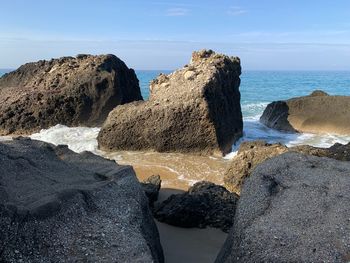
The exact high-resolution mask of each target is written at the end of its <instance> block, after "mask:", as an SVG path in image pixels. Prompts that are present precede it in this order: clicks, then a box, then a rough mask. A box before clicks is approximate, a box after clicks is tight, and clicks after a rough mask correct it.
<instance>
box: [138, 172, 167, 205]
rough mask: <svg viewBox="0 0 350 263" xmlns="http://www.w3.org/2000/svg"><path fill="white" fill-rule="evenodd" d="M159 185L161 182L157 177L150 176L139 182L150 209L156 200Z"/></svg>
mask: <svg viewBox="0 0 350 263" xmlns="http://www.w3.org/2000/svg"><path fill="white" fill-rule="evenodd" d="M161 184H162V180H161V179H160V176H159V175H152V176H150V177H148V178H147V179H146V180H144V181H142V182H141V186H142V189H143V190H144V191H145V194H146V196H147V197H148V200H149V204H150V206H151V207H152V206H153V204H154V202H155V201H157V200H158V196H159V190H160V187H161Z"/></svg>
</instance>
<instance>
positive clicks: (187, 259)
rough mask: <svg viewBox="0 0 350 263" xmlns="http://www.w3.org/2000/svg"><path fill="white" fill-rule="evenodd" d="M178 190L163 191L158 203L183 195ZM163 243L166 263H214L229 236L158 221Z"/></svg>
mask: <svg viewBox="0 0 350 263" xmlns="http://www.w3.org/2000/svg"><path fill="white" fill-rule="evenodd" d="M183 192H184V191H182V190H178V189H168V188H164V189H161V191H160V193H159V200H158V202H162V201H163V200H165V199H166V198H168V197H169V196H170V195H172V194H179V193H183ZM156 224H157V227H158V230H159V235H160V241H161V243H162V247H163V252H164V257H165V263H179V262H181V263H193V262H200V263H212V262H214V261H215V258H216V256H217V254H218V253H219V251H220V248H221V247H222V245H223V244H224V242H225V240H226V237H227V234H226V233H224V232H222V231H221V230H220V229H215V228H205V229H199V228H181V227H175V226H170V225H167V224H164V223H161V222H158V221H156Z"/></svg>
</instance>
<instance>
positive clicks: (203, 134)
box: [98, 50, 243, 155]
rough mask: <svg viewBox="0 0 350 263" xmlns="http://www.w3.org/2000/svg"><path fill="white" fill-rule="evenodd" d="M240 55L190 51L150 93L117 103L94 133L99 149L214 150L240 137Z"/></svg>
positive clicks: (225, 147)
mask: <svg viewBox="0 0 350 263" xmlns="http://www.w3.org/2000/svg"><path fill="white" fill-rule="evenodd" d="M240 74H241V66H240V60H239V58H233V57H228V56H224V55H220V54H215V53H214V52H213V51H206V50H204V51H200V52H194V53H193V55H192V60H191V63H190V64H189V65H188V66H187V67H184V68H183V69H180V70H176V71H175V72H173V73H172V74H169V75H164V74H161V75H160V76H159V77H158V78H157V79H156V80H154V81H153V82H152V83H151V86H150V98H149V100H148V101H145V102H135V103H131V104H128V105H122V106H118V107H116V108H115V109H114V110H113V111H112V112H111V113H110V114H109V116H108V118H107V120H106V122H105V123H104V125H103V127H102V129H101V131H100V133H99V135H98V142H99V147H100V149H103V150H105V151H114V150H156V151H159V152H185V153H200V154H218V155H222V154H223V153H224V154H225V153H228V152H230V151H231V148H232V144H233V143H234V142H235V141H236V140H237V139H238V138H240V137H241V136H242V128H243V122H242V113H241V106H240V92H239V85H240V78H239V76H240Z"/></svg>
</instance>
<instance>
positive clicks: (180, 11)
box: [165, 7, 189, 16]
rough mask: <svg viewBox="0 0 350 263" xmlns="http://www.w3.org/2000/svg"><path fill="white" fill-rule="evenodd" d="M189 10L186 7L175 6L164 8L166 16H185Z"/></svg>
mask: <svg viewBox="0 0 350 263" xmlns="http://www.w3.org/2000/svg"><path fill="white" fill-rule="evenodd" d="M188 13H189V10H188V9H187V8H182V7H175V8H169V9H167V10H166V13H165V15H166V16H186V15H188Z"/></svg>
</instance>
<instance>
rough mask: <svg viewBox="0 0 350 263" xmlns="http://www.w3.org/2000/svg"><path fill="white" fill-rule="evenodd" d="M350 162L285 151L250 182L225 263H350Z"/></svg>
mask: <svg viewBox="0 0 350 263" xmlns="http://www.w3.org/2000/svg"><path fill="white" fill-rule="evenodd" d="M349 189H350V163H349V162H342V161H337V160H334V159H330V158H324V157H315V156H310V155H304V154H300V153H291V152H290V153H284V154H282V155H279V156H277V157H275V158H272V159H269V160H267V161H266V162H264V163H262V164H260V165H259V166H258V167H257V168H256V169H255V170H254V172H253V175H252V176H250V177H249V178H247V180H246V182H245V184H244V186H243V189H242V194H241V197H240V200H239V202H238V206H237V209H236V214H235V215H233V214H232V217H234V218H235V219H234V226H233V228H232V229H231V231H230V233H229V236H228V238H227V240H226V242H225V244H224V246H223V248H222V250H221V252H220V253H219V255H218V257H217V260H216V263H222V262H245V263H246V262H248V263H249V262H276V263H277V262H349V260H350V234H349V233H350V217H349V215H350V192H349Z"/></svg>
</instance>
